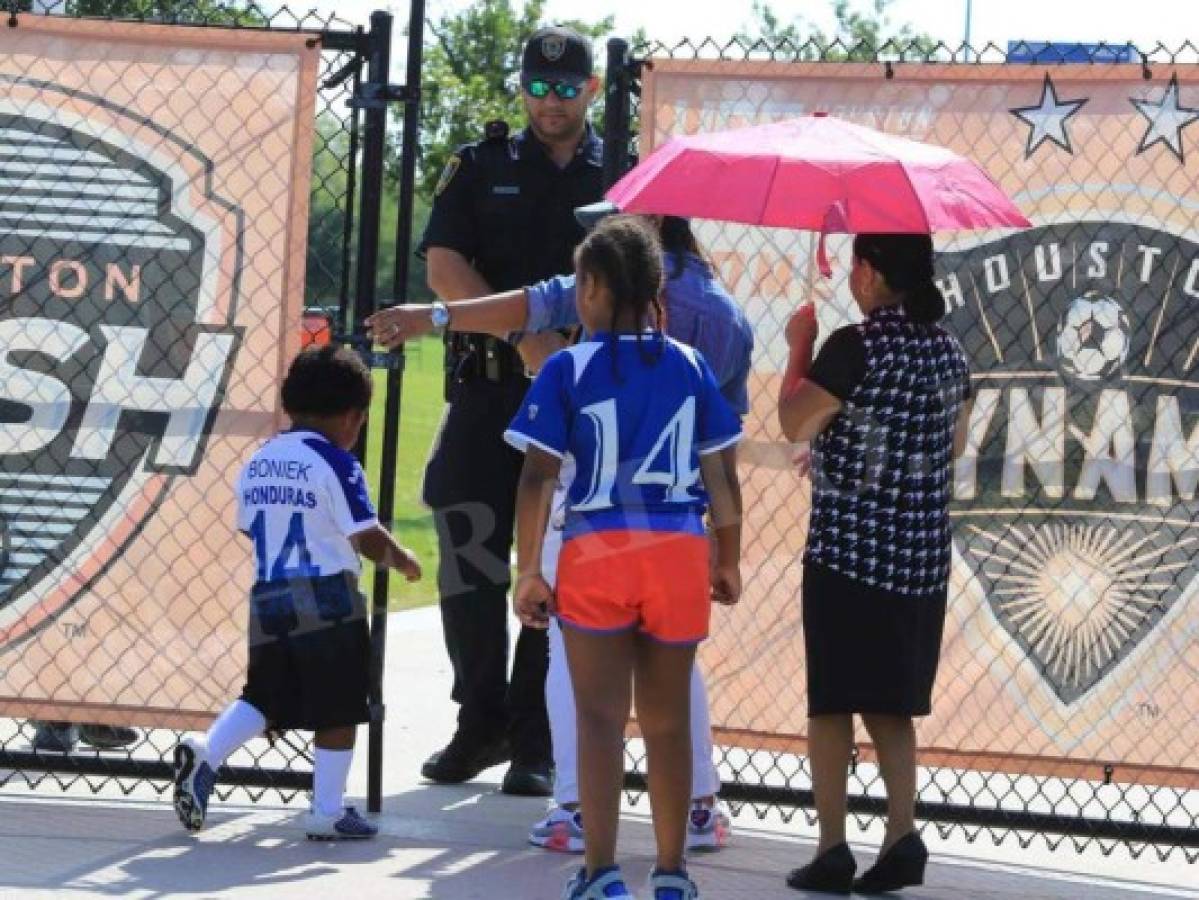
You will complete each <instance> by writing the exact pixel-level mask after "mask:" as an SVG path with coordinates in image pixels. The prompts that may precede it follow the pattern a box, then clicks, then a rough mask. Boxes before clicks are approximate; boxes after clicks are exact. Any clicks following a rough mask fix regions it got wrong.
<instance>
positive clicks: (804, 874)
mask: <svg viewBox="0 0 1199 900" xmlns="http://www.w3.org/2000/svg"><path fill="white" fill-rule="evenodd" d="M857 870H858V864H857V862H856V861H855V860H854V858H853V854H852V853H850V852H849V845H848V844H845V843H841V844H837V845H836V846H835V847H829V849H827V850H825V851H824V852H823V853H821V854H820V855H819V856H817V857H816V858H815V859H814V860H812V861H811V862H810V863H808V864H807V865H806V866H803V867H802V868H799V869H795V870H794V871H792V872H791V874H790V875H788V876H787V887H790V888H795V890H797V891H824V892H825V893H827V894H848V893H849V889H850V887H851V886H852V885H853V873H854V872H856V871H857Z"/></svg>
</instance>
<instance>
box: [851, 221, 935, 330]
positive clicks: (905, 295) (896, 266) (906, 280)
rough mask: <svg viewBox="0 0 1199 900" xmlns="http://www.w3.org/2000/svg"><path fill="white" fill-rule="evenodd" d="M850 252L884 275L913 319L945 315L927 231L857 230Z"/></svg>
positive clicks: (928, 320)
mask: <svg viewBox="0 0 1199 900" xmlns="http://www.w3.org/2000/svg"><path fill="white" fill-rule="evenodd" d="M853 255H854V256H856V257H857V258H858V259H864V260H866V262H868V263H870V265H871V267H873V269H874V270H875V271H876V272H878V273H879V274H880V275H882V276H883V280H884V281H886V282H887V287H889V288H890V289H891V290H892V291H894V292H895V293H896V294H898V295H899V298H900V302H901V303H902V304H903V311H904V312H905V313H907V316H908V318H909V319H911V320H912V321H913V322H917V323H920V324H922V325H928V324H931V323H933V322H937V321H939V320H940V319H941V317H942V316H944V315H945V297H944V296H942V294H941V290H940V288H938V287H937V285H936V283H935V282H934V281H933V239H932V238H931V237H930V236H929V235H927V234H859V235H858V236H857V237H855V238H854V239H853Z"/></svg>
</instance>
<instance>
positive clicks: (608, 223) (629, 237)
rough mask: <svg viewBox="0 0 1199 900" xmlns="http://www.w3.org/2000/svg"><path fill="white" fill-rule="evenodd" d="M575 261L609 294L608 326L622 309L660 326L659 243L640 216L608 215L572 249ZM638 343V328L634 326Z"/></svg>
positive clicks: (613, 323)
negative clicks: (610, 311)
mask: <svg viewBox="0 0 1199 900" xmlns="http://www.w3.org/2000/svg"><path fill="white" fill-rule="evenodd" d="M575 265H576V266H577V267H578V270H579V272H581V273H582V274H584V275H586V276H587V277H588V278H595V279H598V280H599V281H601V282H602V283H603V284H604V286H605V287H607V289H608V292H609V293H610V294H611V296H612V328H611V330H612V331H613V332H615V331H616V322H617V320H618V319H619V318H620V317H621V315H622V314H623V313H624V312H626V311H632V313H633V314H634V318H635V319H636V321H637V322H638V323H639V324H641V323H646V322H649V323H651V324H652V325H653V327H654V328H655V329H656V330H659V331H660V330H661V329H662V321H663V312H662V301H661V299H660V296H661V294H662V244H661V242H660V241H659V240H658V235H656V234H655V233H654V229H653V228H652V227H651V226H650V225H649V223H648V222H647V221H646V220H645V219H644V218H642V217H641V216H631V215H619V216H609V217H608V218H606V219H604V220H603V221H602V222H600V223H599V225H597V226H596V227H595V229H594V230H592V231H591V233H590V234H588V235H587V236H586V237H585V238H583V242H582V243H581V244H579V247H578V249H577V250H576V251H575ZM637 341H638V344H640V342H641V330H640V328H638V330H637ZM612 359H613V363H615V360H616V357H615V355H613V357H612Z"/></svg>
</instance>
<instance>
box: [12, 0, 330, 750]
mask: <svg viewBox="0 0 1199 900" xmlns="http://www.w3.org/2000/svg"><path fill="white" fill-rule="evenodd" d="M14 21H16V22H17V25H16V27H12V28H5V29H3V30H2V31H0V83H2V84H3V90H2V91H0V159H3V163H2V164H0V300H2V301H3V304H2V305H0V564H2V566H0V714H3V715H10V716H28V717H36V718H43V719H56V720H63V719H67V720H73V721H84V722H109V723H112V724H142V725H161V726H174V727H196V726H198V725H201V724H203V722H204V721H205V720H206V719H207V718H208V716H209V715H210V714H211V713H212V712H214V711H216V710H217V709H219V708H220V706H222V705H223V704H224V703H225V702H226V701H227V700H228V698H229V697H230V696H231V695H234V694H235V693H236V690H237V687H238V686H239V682H240V679H241V678H242V677H243V672H244V643H245V636H244V625H243V623H244V621H245V591H246V589H247V587H248V580H249V577H250V574H251V572H250V566H249V564H248V552H247V550H246V547H244V546H243V544H245V541H244V540H242V539H241V538H239V537H238V536H236V535H235V532H234V524H233V499H234V498H233V489H232V486H231V478H232V477H233V475H234V474H235V472H236V469H237V467H238V465H239V464H240V462H241V461H242V460H243V459H245V458H246V457H247V455H248V453H249V452H250V451H251V449H252V448H253V447H254V446H255V445H256V444H257V443H259V442H260V441H261V440H262V439H264V438H265V437H266V436H268V435H269V434H271V433H272V432H273V431H274V430H276V429H277V428H278V427H279V425H280V424H281V421H282V414H281V410H280V408H279V403H278V393H279V391H278V387H279V382H280V380H281V374H282V370H283V367H284V365H285V363H286V361H287V360H288V358H289V357H290V355H291V354H292V353H294V352H295V350H296V349H297V348H298V344H299V330H298V322H299V319H300V308H301V304H302V298H303V278H304V258H305V242H306V236H307V213H308V195H309V180H310V169H311V154H312V138H313V122H314V109H313V107H314V97H315V88H316V69H317V62H318V57H319V52H320V51H319V47H318V46H317V44H316V41H314V40H312V38H311V36H309V35H304V34H299V33H292V34H282V33H269V34H268V33H265V32H255V31H251V30H240V31H239V30H231V29H196V28H185V27H168V26H156V25H146V24H130V23H116V22H85V21H76V20H61V19H48V18H41V17H32V16H21V17H19V19H14Z"/></svg>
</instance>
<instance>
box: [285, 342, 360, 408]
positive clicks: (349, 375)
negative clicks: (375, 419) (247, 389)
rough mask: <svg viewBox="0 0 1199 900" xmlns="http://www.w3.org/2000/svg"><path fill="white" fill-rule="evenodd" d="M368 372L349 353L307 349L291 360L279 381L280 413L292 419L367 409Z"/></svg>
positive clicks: (326, 348)
mask: <svg viewBox="0 0 1199 900" xmlns="http://www.w3.org/2000/svg"><path fill="white" fill-rule="evenodd" d="M372 387H373V383H372V381H371V373H370V369H368V368H367V367H366V363H364V362H363V361H362V358H361V357H360V356H359V355H358V354H357V353H355V352H354V351H352V350H349V349H347V348H345V347H337V346H334V345H332V344H329V345H327V346H324V347H311V348H309V349H307V350H304V351H303V352H301V353H300V354H299V355H298V356H297V357H296V358H295V359H293V360H292V362H291V366H290V367H289V368H288V370H287V376H286V377H285V378H284V379H283V409H284V411H286V413H287V414H288V415H289V416H291V417H292V418H293V419H294V418H295V417H296V416H315V417H318V418H321V417H325V416H337V415H341V414H342V413H345V412H349V411H351V410H365V409H367V408H368V407H369V406H370V405H371V389H372Z"/></svg>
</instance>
